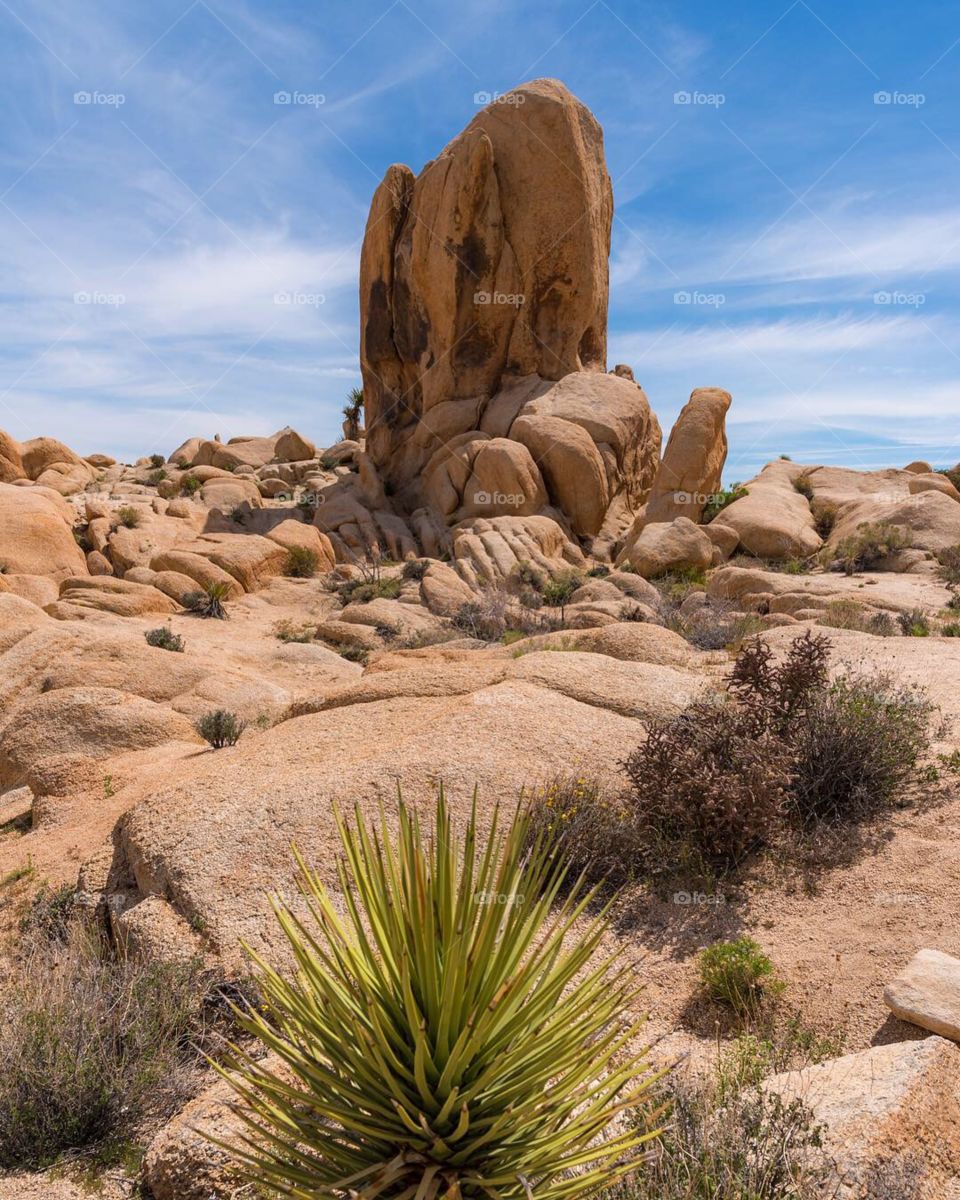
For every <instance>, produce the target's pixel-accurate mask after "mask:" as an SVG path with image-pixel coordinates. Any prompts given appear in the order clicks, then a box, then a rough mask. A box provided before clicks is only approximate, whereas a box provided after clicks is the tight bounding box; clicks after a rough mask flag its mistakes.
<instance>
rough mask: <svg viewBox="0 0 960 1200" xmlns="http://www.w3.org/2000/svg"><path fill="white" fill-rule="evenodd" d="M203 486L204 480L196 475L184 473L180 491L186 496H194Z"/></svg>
mask: <svg viewBox="0 0 960 1200" xmlns="http://www.w3.org/2000/svg"><path fill="white" fill-rule="evenodd" d="M202 487H203V481H202V480H200V479H198V478H197V477H196V475H184V477H183V478H182V479H181V480H180V491H181V493H182V494H183V495H184V496H194V495H196V493H197V492H199V491H200V489H201V488H202Z"/></svg>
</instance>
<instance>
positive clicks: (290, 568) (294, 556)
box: [283, 546, 320, 579]
mask: <svg viewBox="0 0 960 1200" xmlns="http://www.w3.org/2000/svg"><path fill="white" fill-rule="evenodd" d="M319 566H320V559H319V558H318V557H317V552H316V550H311V549H310V547H309V546H291V547H290V550H289V552H288V554H287V561H286V563H285V564H284V567H283V573H284V575H289V576H290V577H291V578H293V579H312V578H313V577H314V575H316V573H317V568H318V567H319Z"/></svg>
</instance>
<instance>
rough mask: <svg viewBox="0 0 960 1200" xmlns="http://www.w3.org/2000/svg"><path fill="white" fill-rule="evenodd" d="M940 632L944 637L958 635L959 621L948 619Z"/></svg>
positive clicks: (959, 630) (959, 632)
mask: <svg viewBox="0 0 960 1200" xmlns="http://www.w3.org/2000/svg"><path fill="white" fill-rule="evenodd" d="M940 632H941V634H942V635H943V636H944V637H960V622H958V621H948V622H947V624H946V625H944V626H943V627H942V629H941V630H940Z"/></svg>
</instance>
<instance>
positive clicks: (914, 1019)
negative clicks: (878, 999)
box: [883, 950, 960, 1042]
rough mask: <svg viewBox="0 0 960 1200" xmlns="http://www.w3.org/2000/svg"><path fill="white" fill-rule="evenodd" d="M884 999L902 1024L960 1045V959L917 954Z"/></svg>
mask: <svg viewBox="0 0 960 1200" xmlns="http://www.w3.org/2000/svg"><path fill="white" fill-rule="evenodd" d="M883 998H884V1000H885V1001H886V1003H887V1006H888V1007H889V1009H890V1011H891V1012H892V1013H893V1014H894V1016H897V1017H899V1018H900V1020H901V1021H910V1022H911V1023H912V1024H914V1025H919V1026H920V1027H921V1028H922V1029H929V1030H930V1031H931V1032H932V1033H939V1034H940V1035H941V1036H943V1037H946V1038H952V1039H953V1041H955V1042H960V958H954V957H953V956H952V955H951V954H944V953H942V952H941V951H940V950H918V951H917V953H916V954H915V955H914V956H913V958H912V959H911V960H910V962H908V963H907V965H906V966H905V967H904V968H903V970H902V971H901V972H900V974H899V975H898V976H897V977H896V978H895V979H892V980H891V981H890V983H889V984H888V985H887V987H886V988H885V989H884V992H883Z"/></svg>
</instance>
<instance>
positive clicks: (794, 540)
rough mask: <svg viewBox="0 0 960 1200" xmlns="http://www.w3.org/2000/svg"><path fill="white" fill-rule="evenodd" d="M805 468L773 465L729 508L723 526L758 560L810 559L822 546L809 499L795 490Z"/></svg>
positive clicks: (774, 463) (726, 510)
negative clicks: (734, 534) (795, 484)
mask: <svg viewBox="0 0 960 1200" xmlns="http://www.w3.org/2000/svg"><path fill="white" fill-rule="evenodd" d="M800 472H801V468H800V467H798V466H797V465H796V464H794V463H788V462H780V461H778V462H773V463H770V464H769V465H768V466H766V467H764V469H763V470H762V471H761V472H760V474H759V475H758V476H757V477H756V479H751V480H750V481H749V483H747V484H746V488H747V493H748V494H747V495H746V496H743V497H742V498H741V499H739V500H734V502H733V503H732V504H728V505H727V507H726V508H725V509H723V511H722V513H721V520H722V521H723V524H724V525H726V526H728V527H729V528H730V529H732V530H734V532H735V533H736V534H737V535H738V536H739V539H740V544H741V546H742V547H743V549H744V550H746V551H747V553H748V554H754V555H756V556H757V558H769V559H784V558H808V557H809V556H810V555H812V554H815V553H816V552H817V550H819V549H820V546H821V545H822V539H821V538H820V536H819V534H818V533H817V530H816V525H815V522H814V519H813V514H812V513H811V511H810V505H809V503H808V502H807V500H806V498H805V497H804V496H802V495H801V494H800V493H799V492H798V491H797V490H796V488H795V487H794V486H793V481H794V479H795V478H796V477H797V476H798V475H799V474H800Z"/></svg>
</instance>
